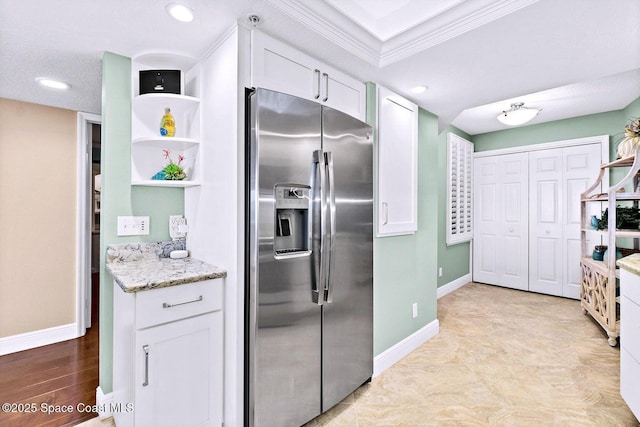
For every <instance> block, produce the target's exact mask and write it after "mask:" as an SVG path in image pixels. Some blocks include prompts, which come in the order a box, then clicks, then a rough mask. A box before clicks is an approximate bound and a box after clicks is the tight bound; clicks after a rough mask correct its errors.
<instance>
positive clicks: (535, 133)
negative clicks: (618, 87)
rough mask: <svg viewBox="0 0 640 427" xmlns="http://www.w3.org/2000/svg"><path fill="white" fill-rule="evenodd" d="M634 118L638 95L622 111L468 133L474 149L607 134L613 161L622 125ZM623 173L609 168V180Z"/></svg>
mask: <svg viewBox="0 0 640 427" xmlns="http://www.w3.org/2000/svg"><path fill="white" fill-rule="evenodd" d="M638 117H640V97H639V98H636V100H635V101H633V102H632V103H631V104H629V105H628V106H627V107H625V108H624V109H622V110H617V111H609V112H606V113H598V114H590V115H587V116H580V117H574V118H571V119H565V120H557V121H555V122H548V123H541V124H537V125H530V126H522V127H517V128H513V129H507V130H502V131H497V132H489V133H483V134H479V135H474V136H472V137H471V141H472V142H473V144H474V146H475V151H487V150H495V149H499V148H509V147H518V146H522V145H530V144H540V143H544V142H552V141H562V140H565V139H574V138H584V137H588V136H596V135H609V158H610V160H613V159H615V158H616V157H617V154H616V149H617V146H618V143H619V142H620V141H621V140H622V138H623V137H624V128H625V126H626V125H627V124H628V123H629V121H631V120H632V119H634V118H638ZM625 173H626V172H625V171H624V170H622V169H613V170H611V175H610V180H611V181H610V182H617V181H619V180H620V179H621V178H622V177H623V176H624V174H625Z"/></svg>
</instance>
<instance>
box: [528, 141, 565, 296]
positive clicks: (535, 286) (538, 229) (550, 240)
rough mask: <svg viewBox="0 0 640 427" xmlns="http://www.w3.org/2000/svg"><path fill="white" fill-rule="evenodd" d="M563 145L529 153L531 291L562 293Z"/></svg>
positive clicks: (551, 293)
mask: <svg viewBox="0 0 640 427" xmlns="http://www.w3.org/2000/svg"><path fill="white" fill-rule="evenodd" d="M562 150H563V149H562V148H559V149H554V150H544V151H534V152H531V153H529V167H530V173H529V196H530V199H531V206H532V208H533V209H531V217H530V218H529V238H530V239H531V240H530V241H531V246H530V248H529V254H530V257H531V259H530V265H531V270H530V271H529V290H530V291H533V292H540V293H544V294H550V295H562V268H561V260H562V258H563V257H562V253H563V251H562V223H563V215H564V212H563V206H562V205H563V203H562V202H563V195H562V191H563V184H562V169H563V168H562Z"/></svg>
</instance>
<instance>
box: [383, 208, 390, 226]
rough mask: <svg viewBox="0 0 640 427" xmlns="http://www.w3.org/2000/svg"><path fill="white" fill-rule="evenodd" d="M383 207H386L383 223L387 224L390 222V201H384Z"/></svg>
mask: <svg viewBox="0 0 640 427" xmlns="http://www.w3.org/2000/svg"><path fill="white" fill-rule="evenodd" d="M382 207H383V208H384V222H383V223H382V225H387V224H388V223H389V203H387V202H382Z"/></svg>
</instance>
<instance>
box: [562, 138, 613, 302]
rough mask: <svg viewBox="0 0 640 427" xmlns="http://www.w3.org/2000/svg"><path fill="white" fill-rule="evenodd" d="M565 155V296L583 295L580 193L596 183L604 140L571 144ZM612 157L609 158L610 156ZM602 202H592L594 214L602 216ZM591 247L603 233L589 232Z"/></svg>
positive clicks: (597, 242)
mask: <svg viewBox="0 0 640 427" xmlns="http://www.w3.org/2000/svg"><path fill="white" fill-rule="evenodd" d="M563 156H564V162H563V163H564V168H565V169H564V181H565V187H566V192H565V200H564V206H565V212H566V215H565V221H564V224H563V225H564V227H563V241H564V247H565V248H566V249H565V251H564V254H565V256H566V259H565V262H563V265H562V269H563V279H564V280H563V283H562V296H564V297H567V298H574V299H580V248H581V246H580V228H581V224H580V222H581V218H580V193H582V192H583V191H584V190H586V189H587V187H589V185H591V184H592V183H593V180H594V179H595V177H596V176H598V171H599V169H600V164H601V163H602V162H603V161H606V160H604V159H602V149H601V146H600V144H590V145H581V146H577V147H567V148H565V149H564V152H563ZM607 160H608V159H607ZM598 205H599V204H598V203H589V204H588V207H589V209H591V212H592V213H590V215H597V216H598V217H600V215H601V212H602V208H601V207H600V206H598ZM586 237H587V247H588V248H590V250H593V246H594V245H599V244H601V243H600V236H599V235H598V234H597V233H595V232H593V233H587V236H586Z"/></svg>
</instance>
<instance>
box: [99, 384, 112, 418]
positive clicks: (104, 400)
mask: <svg viewBox="0 0 640 427" xmlns="http://www.w3.org/2000/svg"><path fill="white" fill-rule="evenodd" d="M112 402H113V393H107V394H104V393H103V392H102V388H101V387H100V386H98V388H96V406H97V408H98V417H99V418H100V419H101V420H103V419H105V418H109V417H111V416H113V408H112V405H111V403H112Z"/></svg>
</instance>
